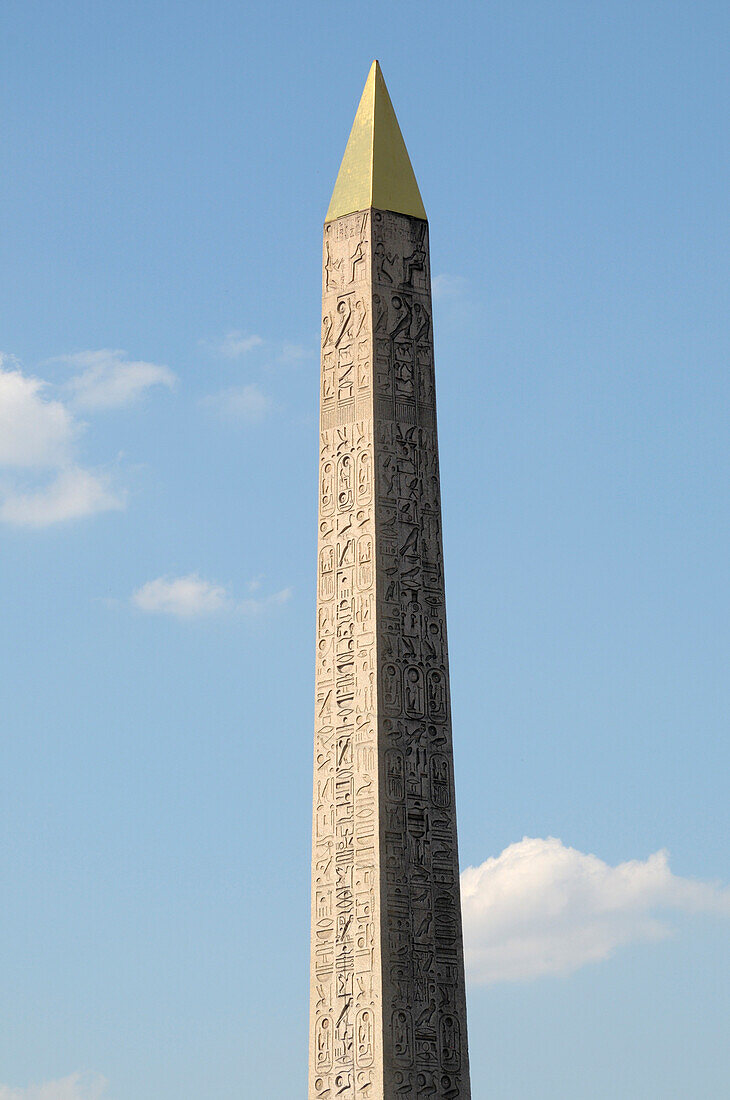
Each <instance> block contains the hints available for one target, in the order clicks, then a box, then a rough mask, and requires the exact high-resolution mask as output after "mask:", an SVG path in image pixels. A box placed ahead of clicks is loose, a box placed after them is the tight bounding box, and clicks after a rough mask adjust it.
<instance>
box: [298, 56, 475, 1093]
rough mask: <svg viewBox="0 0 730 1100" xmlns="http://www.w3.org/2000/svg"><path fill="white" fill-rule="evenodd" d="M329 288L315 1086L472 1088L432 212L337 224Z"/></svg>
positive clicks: (330, 243) (331, 233) (315, 849)
mask: <svg viewBox="0 0 730 1100" xmlns="http://www.w3.org/2000/svg"><path fill="white" fill-rule="evenodd" d="M381 79H382V77H381ZM409 167H410V164H409ZM322 297H323V309H322V370H321V394H320V405H321V419H320V482H319V484H320V500H319V541H318V578H317V583H318V588H317V641H316V649H317V654H316V707H315V749H314V813H313V843H312V954H311V1020H310V1076H309V1098H310V1100H325V1098H327V1100H334V1098H335V1097H341V1098H344V1100H395V1098H396V1097H412V1098H413V1100H421V1098H425V1097H436V1098H444V1100H447V1098H448V1100H452V1098H454V1100H455V1098H459V1100H468V1098H469V1097H470V1095H471V1092H470V1085H469V1063H468V1052H467V1032H466V1002H465V991H464V962H463V947H462V932H461V909H460V896H459V872H458V854H457V839H456V810H455V801H454V777H453V759H452V746H451V714H450V699H449V673H448V654H447V644H446V612H445V602H444V574H443V553H442V541H441V500H440V482H439V466H438V443H437V435H436V407H435V389H434V362H433V332H432V325H431V289H430V272H429V259H428V226H427V223H426V221H425V220H423V219H421V218H416V217H411V216H409V215H406V214H402V213H394V212H392V211H387V210H379V209H374V208H369V209H366V210H362V211H357V212H354V213H350V214H347V215H345V216H343V217H339V218H337V219H336V220H334V221H332V222H329V223H328V224H326V225H325V231H324V255H323V285H322Z"/></svg>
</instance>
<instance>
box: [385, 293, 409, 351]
mask: <svg viewBox="0 0 730 1100" xmlns="http://www.w3.org/2000/svg"><path fill="white" fill-rule="evenodd" d="M391 302H392V305H393V309H397V310H398V313H399V315H400V316H399V317H398V320H397V321H396V323H395V327H394V328H393V329H391V332H390V338H391V340H395V339H397V337H398V336H400V334H401V333H402V332H404V333H405V334H406V336H408V335H409V334H410V331H411V319H412V317H413V310H412V308H411V306H410V305H409V304H408V302H407V301H406V299H405V298H402V297H401V296H400V294H394V295H393V297H392V298H391Z"/></svg>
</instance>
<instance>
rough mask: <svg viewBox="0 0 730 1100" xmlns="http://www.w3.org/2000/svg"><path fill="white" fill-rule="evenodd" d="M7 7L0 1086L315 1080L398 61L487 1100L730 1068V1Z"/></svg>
mask: <svg viewBox="0 0 730 1100" xmlns="http://www.w3.org/2000/svg"><path fill="white" fill-rule="evenodd" d="M0 31H1V33H0V61H1V63H2V71H3V74H4V77H5V79H4V85H5V91H4V106H3V151H4V155H3V162H4V163H3V169H4V170H3V184H2V192H3V201H2V204H0V240H2V256H3V263H2V265H0V283H1V287H0V291H1V292H0V351H1V352H2V353H3V360H2V373H1V374H0V547H1V551H2V554H1V557H0V562H1V565H0V569H1V570H2V573H1V576H2V585H1V588H0V591H1V596H0V599H1V601H2V605H1V608H0V611H1V614H2V622H3V628H4V629H3V633H2V640H1V642H0V645H1V647H2V648H1V650H0V669H1V670H2V671H1V672H0V692H1V698H2V713H3V733H4V737H3V748H2V767H1V768H0V829H1V830H2V833H1V835H2V844H1V845H0V901H1V903H0V973H1V974H2V980H1V981H0V1019H1V1020H2V1026H1V1027H0V1100H97V1098H98V1100H197V1097H200V1096H206V1097H210V1096H214V1097H216V1100H240V1098H241V1097H249V1096H250V1097H256V1098H259V1097H261V1098H266V1100H291V1097H293V1096H302V1095H304V1091H305V1075H306V1043H307V1036H306V1030H307V996H308V969H307V968H308V960H307V952H308V934H309V933H308V917H309V909H308V904H309V901H308V891H309V862H308V861H309V830H310V793H311V792H310V774H311V741H312V722H311V714H312V698H313V696H312V692H313V623H314V586H313V576H314V557H315V509H316V461H317V439H316V417H317V407H316V402H317V396H318V384H317V372H318V362H317V338H318V322H319V293H320V281H319V279H320V273H319V267H320V247H321V244H320V242H321V237H320V234H321V222H322V218H323V216H324V212H325V210H326V208H327V203H328V200H329V195H330V191H331V188H332V186H333V183H334V179H335V175H336V172H337V168H338V165H339V160H340V157H341V155H342V152H343V149H344V145H345V141H346V138H347V134H348V132H349V127H350V124H351V121H352V117H353V114H354V111H355V108H356V105H357V102H358V99H359V95H360V92H361V89H362V85H363V83H364V81H365V77H366V75H367V71H368V68H369V65H370V62H371V61H372V59H373V58H374V57H376V56H377V57H378V58H379V59H380V61H381V64H382V67H383V72H384V75H385V78H386V81H387V82H388V86H389V89H390V93H391V96H392V98H393V101H394V104H395V107H396V110H397V112H398V115H399V119H400V122H401V126H402V129H403V132H404V136H405V139H406V143H407V145H408V148H409V151H410V154H411V159H412V161H413V164H414V168H415V171H416V174H417V177H418V180H419V184H420V188H421V192H422V194H423V198H424V202H425V205H426V209H427V211H428V214H429V218H430V223H431V244H432V267H433V272H434V275H435V276H436V279H435V289H436V301H435V309H434V314H435V317H434V319H435V330H436V342H437V347H436V351H437V384H438V400H439V420H440V438H441V461H442V476H443V497H444V508H445V555H446V568H447V595H448V607H449V628H450V649H451V662H452V692H453V708H454V721H455V725H454V733H455V744H456V754H457V755H456V766H457V783H458V794H459V812H460V845H461V857H462V865H463V867H464V868H467V867H470V868H472V869H473V870H472V871H469V872H467V876H466V877H465V884H466V882H467V880H468V884H469V885H468V890H467V889H466V886H465V917H466V923H467V932H468V946H469V947H470V952H471V955H470V957H471V962H470V973H469V979H470V980H469V1011H470V1040H471V1048H472V1062H473V1090H474V1095H475V1098H476V1097H481V1096H489V1097H490V1098H491V1100H508V1098H509V1100H518V1098H522V1097H524V1098H527V1097H530V1098H531V1100H532V1098H535V1097H539V1098H540V1100H585V1097H587V1096H590V1097H591V1098H592V1100H616V1098H617V1097H621V1098H622V1100H646V1097H649V1096H651V1097H661V1098H662V1100H680V1098H681V1100H687V1098H688V1097H692V1100H695V1098H697V1100H701V1098H705V1097H706V1098H712V1100H715V1098H716V1097H719V1096H721V1095H723V1093H724V1091H725V1090H726V1087H727V1079H728V1074H729V1073H730V1062H729V1059H728V1054H727V1044H726V1042H725V1040H726V1035H725V1029H724V1026H723V1025H724V1022H725V1021H726V1020H727V1018H728V1013H729V1012H730V993H729V990H730V982H729V981H728V976H729V975H728V969H729V964H730V948H729V946H728V944H729V943H730V939H729V937H728V931H729V929H730V924H729V921H728V918H729V915H730V902H729V901H728V897H729V895H728V892H727V886H726V884H727V883H728V882H730V865H729V864H730V848H729V846H728V839H727V838H728V835H730V821H729V819H728V816H729V815H728V800H727V771H728V764H729V763H730V760H729V756H730V749H729V748H728V736H727V730H728V721H727V716H728V712H729V710H730V705H729V704H730V688H729V683H728V675H727V668H728V657H729V656H730V639H729V635H728V620H729V613H730V606H729V605H730V597H729V592H730V585H729V583H728V582H729V581H730V576H729V573H730V565H729V563H730V553H729V550H730V547H729V546H728V542H729V539H730V504H729V501H728V492H727V486H728V475H729V473H730V445H729V443H728V439H729V436H728V399H729V398H730V380H729V377H728V357H729V352H730V325H729V324H728V313H727V287H728V276H729V274H730V272H729V271H728V267H729V266H730V261H729V259H728V257H729V256H730V247H729V246H730V219H729V217H728V203H727V196H728V193H729V191H730V178H729V177H730V171H729V168H730V164H729V157H728V148H729V141H728V138H729V137H730V134H729V133H728V130H729V128H730V125H729V122H728V111H727V103H728V92H729V91H730V88H729V87H728V85H729V84H730V78H729V77H728V70H727V52H728V44H729V37H730V13H728V9H727V5H725V4H721V3H705V2H700V3H692V4H690V3H682V2H675V3H670V2H665V3H661V2H653V3H652V2H647V0H639V2H634V3H624V2H617V3H613V4H610V5H609V4H600V3H592V2H589V3H585V2H583V3H567V2H562V3H561V2H555V3H541V2H539V0H536V2H530V3H527V2H517V3H510V4H484V5H483V4H471V3H460V2H456V3H450V4H445V3H433V4H423V3H420V4H415V3H411V2H402V3H399V4H397V5H393V4H385V3H368V2H365V3H364V4H361V5H359V6H358V7H357V8H356V9H353V11H352V12H351V11H350V9H347V8H345V7H343V6H342V5H341V4H334V3H316V4H311V5H293V4H286V3H281V4H270V5H258V6H256V7H253V6H251V5H247V4H244V3H240V2H239V3H235V4H234V3H223V2H216V0H212V2H211V0H209V2H207V3H205V4H204V3H202V2H187V3H186V2H177V3H170V2H168V3H163V2H153V3H141V2H126V0H122V2H119V0H117V2H116V3H110V2H107V0H100V2H98V3H95V4H93V5H92V4H77V5H61V4H54V3H49V2H43V0H37V2H30V3H28V2H25V3H20V2H15V0H10V2H8V3H6V4H5V5H4V6H3V12H2V15H0ZM523 838H530V839H529V840H523ZM550 838H553V839H550ZM663 852H666V853H668V854H666V855H662V854H661V853H663Z"/></svg>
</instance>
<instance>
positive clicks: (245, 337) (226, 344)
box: [208, 328, 264, 359]
mask: <svg viewBox="0 0 730 1100" xmlns="http://www.w3.org/2000/svg"><path fill="white" fill-rule="evenodd" d="M263 342H264V341H263V340H262V339H261V337H260V336H256V335H255V334H246V333H244V332H241V331H240V330H239V329H236V328H234V329H231V330H230V331H229V332H227V333H226V334H225V336H224V337H223V339H222V340H220V341H219V342H218V343H212V344H211V343H208V346H209V347H210V348H211V349H212V350H214V351H217V352H218V354H219V355H222V356H223V357H224V358H225V359H240V358H242V356H244V355H247V354H248V352H249V351H253V349H254V348H259V347H261V345H262V344H263Z"/></svg>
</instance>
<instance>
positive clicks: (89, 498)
mask: <svg viewBox="0 0 730 1100" xmlns="http://www.w3.org/2000/svg"><path fill="white" fill-rule="evenodd" d="M49 389H50V387H49V384H48V383H47V382H45V381H44V380H43V379H41V378H34V377H33V376H31V375H28V374H25V373H24V372H23V371H22V370H21V368H20V366H19V365H18V363H17V361H16V360H15V359H13V358H12V357H10V356H4V355H2V354H0V471H1V470H2V468H4V469H5V473H4V474H3V475H1V476H0V521H2V522H4V523H8V524H11V525H13V526H16V527H31V528H33V527H34V528H39V527H47V526H49V525H51V524H54V523H59V522H61V521H64V520H69V519H77V518H79V517H81V516H90V515H93V514H95V513H97V512H106V511H110V510H115V509H119V508H123V507H124V500H125V498H124V494H123V493H120V492H117V491H115V490H114V489H113V487H112V485H111V480H110V478H109V475H108V474H106V473H104V472H103V471H98V470H96V471H95V470H91V469H88V468H86V467H84V466H81V465H79V463H78V461H77V458H76V449H77V442H78V439H79V437H80V435H81V434H82V432H83V428H84V425H83V424H82V423H81V422H80V421H78V420H77V419H76V418H75V416H74V414H73V413H72V412H71V411H70V410H69V408H68V407H67V406H66V405H65V404H64V403H63V402H62V401H59V400H57V399H56V398H54V397H51V396H50V394H49Z"/></svg>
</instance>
